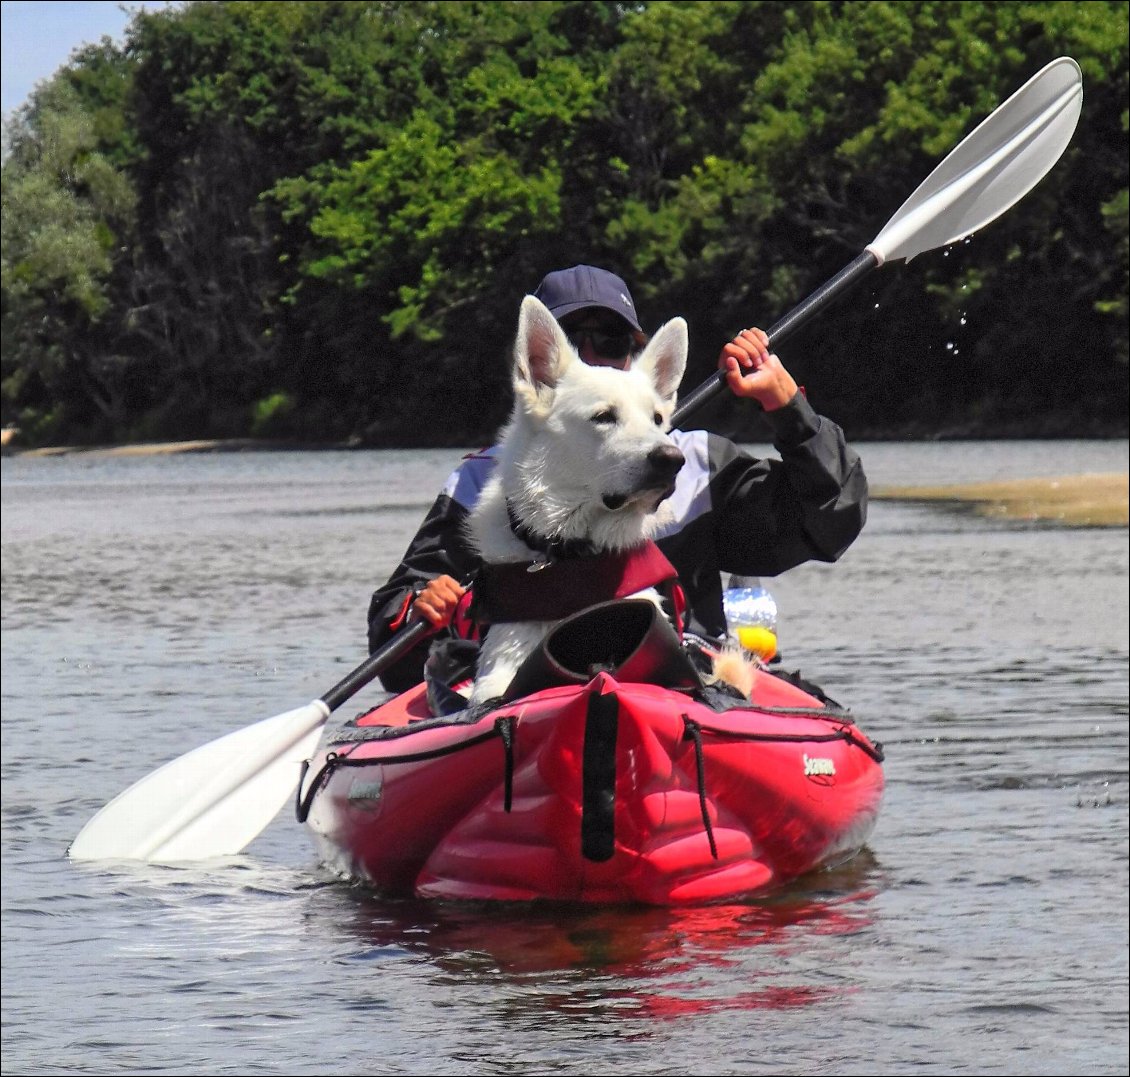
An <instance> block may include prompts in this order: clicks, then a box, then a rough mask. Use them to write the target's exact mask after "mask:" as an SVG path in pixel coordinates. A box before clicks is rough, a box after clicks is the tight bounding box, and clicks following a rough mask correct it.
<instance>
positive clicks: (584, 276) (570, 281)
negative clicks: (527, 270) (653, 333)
mask: <svg viewBox="0 0 1130 1077" xmlns="http://www.w3.org/2000/svg"><path fill="white" fill-rule="evenodd" d="M534 295H535V296H536V297H537V298H538V299H540V300H541V301H542V302H543V303H544V304H545V305H546V306H547V307H548V308H549V312H550V314H552V315H553V316H554V317H555V318H556V319H557V320H558V321H561V319H562V318H564V317H565V315H567V314H572V313H573V311H575V310H585V309H586V308H589V307H602V308H604V309H605V310H610V311H612V312H613V313H614V314H618V315H620V317H621V318H623V319H624V321H626V322H627V323H628V325H630V326H631V327H632V329H633V330H635V332H637V333H642V332H643V329H642V328H641V327H640V320H639V318H638V317H637V316H636V305H635V303H633V302H632V293H631V292H629V291H628V286H627V285H626V284H625V283H624V282H623V280H621V279H620V278H619V277H618V276H616V274H615V273H609V272H608V270H607V269H598V268H597V267H596V266H573V267H572V268H571V269H559V270H557V271H556V272H554V273H549V274H547V275H546V276H545V277H544V278H543V279H542V282H541V284H539V285H538V286H537V290H536V291H535V292H534Z"/></svg>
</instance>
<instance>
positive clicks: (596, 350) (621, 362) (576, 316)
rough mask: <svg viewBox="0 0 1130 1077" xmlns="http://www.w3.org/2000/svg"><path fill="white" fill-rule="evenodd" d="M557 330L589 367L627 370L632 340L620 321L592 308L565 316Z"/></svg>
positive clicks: (598, 309)
mask: <svg viewBox="0 0 1130 1077" xmlns="http://www.w3.org/2000/svg"><path fill="white" fill-rule="evenodd" d="M561 328H562V329H564V330H565V335H566V336H567V337H568V338H569V343H570V344H572V345H573V347H574V348H576V349H577V354H578V355H579V356H580V357H581V359H582V360H583V361H584V362H586V363H587V364H588V365H589V366H612V367H616V368H617V369H618V370H627V369H628V367H629V366H630V365H631V362H632V352H633V351H634V349H635V343H636V341H635V338H634V337H633V335H632V331H631V328H630V327H629V326H628V323H627V322H625V321H624V319H623V318H618V317H616V315H615V314H613V313H612V312H611V311H607V310H603V309H601V308H599V307H593V308H590V309H587V310H577V311H574V312H573V313H572V314H567V315H566V316H565V317H564V318H563V319H562V320H561Z"/></svg>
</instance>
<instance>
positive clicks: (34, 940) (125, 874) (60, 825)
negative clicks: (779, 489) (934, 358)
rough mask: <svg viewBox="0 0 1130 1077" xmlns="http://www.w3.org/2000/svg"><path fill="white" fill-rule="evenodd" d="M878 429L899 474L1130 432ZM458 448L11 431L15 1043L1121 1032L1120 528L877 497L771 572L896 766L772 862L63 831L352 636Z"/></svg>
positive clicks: (589, 1053) (1123, 586)
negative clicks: (1023, 438)
mask: <svg viewBox="0 0 1130 1077" xmlns="http://www.w3.org/2000/svg"><path fill="white" fill-rule="evenodd" d="M863 453H864V458H865V462H866V464H867V467H868V470H869V473H870V474H871V477H872V479H873V481H875V482H881V483H885V484H891V485H898V484H905V483H909V482H922V483H938V482H950V481H953V482H961V481H979V480H990V479H998V478H1014V477H1017V478H1019V477H1024V476H1025V475H1032V474H1053V473H1058V474H1072V473H1078V472H1082V471H1112V470H1125V469H1126V443H1125V442H1120V443H1086V442H1079V443H1057V444H1054V445H1039V444H1036V443H1010V444H1004V445H992V446H984V445H981V446H971V445H960V444H959V445H954V444H949V445H919V446H896V445H882V446H863ZM455 455H457V454H451V453H447V452H438V453H418V454H415V453H405V454H389V453H326V454H310V455H301V454H240V455H235V456H228V457H224V456H214V457H174V458H164V459H162V460H160V461H154V460H146V459H144V458H112V459H106V458H102V459H97V458H92V457H91V458H80V457H75V458H64V459H52V460H28V459H23V458H15V459H5V460H4V461H3V498H4V505H3V621H2V624H3V635H2V641H3V676H2V678H0V695H2V703H3V726H2V737H3V745H2V748H3V751H2V759H0V766H2V777H3V785H2V796H3V818H2V823H0V825H2V833H3V845H2V867H3V872H2V875H0V885H2V887H3V926H4V999H3V1007H4V1030H3V1037H4V1041H3V1043H4V1071H5V1074H7V1073H13V1074H16V1073H35V1074H39V1073H54V1072H58V1073H75V1072H92V1073H118V1072H137V1073H141V1072H144V1073H152V1072H170V1073H172V1072H176V1073H185V1072H195V1073H217V1074H229V1073H230V1074H254V1073H296V1074H306V1073H309V1074H331V1073H333V1074H336V1073H341V1074H347V1073H358V1072H380V1073H437V1074H440V1073H460V1074H464V1073H466V1074H478V1073H483V1074H497V1073H529V1072H534V1073H543V1072H553V1073H559V1074H565V1073H577V1074H589V1073H593V1072H623V1073H634V1074H691V1073H702V1074H729V1073H830V1072H836V1073H845V1074H870V1073H875V1072H882V1073H910V1072H915V1073H917V1072H921V1070H922V1069H923V1067H930V1068H933V1069H936V1070H938V1071H939V1072H946V1073H954V1074H959V1073H977V1074H997V1073H999V1074H1014V1073H1064V1072H1066V1073H1088V1074H1102V1073H1124V1072H1125V1060H1126V1055H1127V1039H1126V1036H1127V964H1126V959H1127V949H1126V924H1127V891H1128V879H1127V858H1126V848H1127V841H1128V836H1127V829H1128V827H1127V823H1128V814H1127V800H1128V779H1127V759H1128V755H1130V752H1128V737H1127V728H1128V722H1127V711H1128V708H1127V669H1128V652H1130V646H1128V641H1127V621H1128V611H1127V603H1126V593H1127V575H1128V568H1127V535H1126V531H1125V529H1117V530H1110V529H1108V530H1102V529H1085V530H1082V531H1077V532H1063V531H1060V530H1056V529H1048V528H1041V527H1038V526H1031V525H1014V524H998V523H986V522H985V521H978V520H975V519H971V518H969V517H965V516H960V515H955V514H946V513H941V512H937V511H934V510H932V509H930V508H928V507H923V506H909V505H898V504H889V503H880V504H876V505H874V506H873V508H872V512H871V518H870V520H869V522H868V525H867V528H866V530H865V531H864V534H863V536H861V538H860V540H859V541H858V542H857V543H856V544H855V546H853V547H852V549H851V550H850V551H849V552H848V554H847V555H846V556H845V558H844V559H843V560H842V561H841V562H840V563H839V564H837V565H835V566H827V565H811V566H805V567H803V568H801V569H798V570H795V571H794V572H790V573H788V574H786V576H784V577H782V578H781V579H778V580H774V581H772V585H771V589H772V592H773V595H774V597H775V599H776V601H777V604H778V607H779V610H780V619H779V630H780V639H781V646H782V651H783V655H784V663H785V665H786V668H792V669H800V670H801V671H802V673H803V674H804V675H805V676H806V677H809V678H811V679H813V680H815V681H817V682H818V683H820V684H822V685H823V686H824V688H825V689H826V690H827V691H828V692H829V694H830V695H832V696H833V697H835V698H837V699H840V700H841V701H842V702H844V703H845V704H848V705H850V707H851V708H852V710H853V711H854V712H855V714H856V716H857V718H858V720H859V722H860V725H861V726H862V728H863V729H864V730H866V731H867V732H868V733H869V734H871V735H873V736H874V737H875V738H876V739H878V740H880V741H882V742H883V743H884V745H885V748H886V751H887V762H886V764H885V768H884V769H885V772H886V777H887V788H886V793H885V799H884V805H883V810H882V813H881V815H880V818H879V822H878V826H877V828H876V830H875V833H874V835H873V837H872V839H871V842H870V851H869V852H868V853H866V854H865V855H863V856H861V857H858V858H856V860H854V861H852V862H851V863H849V864H847V865H843V866H841V867H839V868H837V869H836V870H834V871H830V872H826V873H822V874H818V875H814V876H812V877H810V878H808V879H805V880H801V881H799V882H797V883H794V884H792V885H790V886H789V887H788V888H786V889H783V890H781V891H780V892H778V893H776V894H773V895H771V896H769V897H766V898H762V899H760V900H757V901H750V902H748V903H741V904H728V905H721V906H715V907H707V908H698V909H671V910H665V909H590V908H580V909H573V908H561V907H548V906H539V905H520V906H513V907H510V906H507V907H496V906H493V905H464V904H458V905H457V904H447V903H421V902H390V901H383V900H378V899H376V898H374V897H373V896H372V895H371V894H370V893H368V892H367V891H365V890H364V889H363V888H361V887H358V886H356V885H353V884H350V883H347V882H343V881H341V880H338V879H336V878H333V877H331V876H330V875H329V874H328V873H327V871H326V870H325V869H323V868H321V867H319V865H317V864H316V863H315V861H314V857H313V853H312V848H313V846H312V843H310V842H309V841H308V839H307V837H306V835H305V834H304V833H303V831H302V829H301V828H299V827H298V826H297V825H296V824H295V823H294V821H293V817H292V816H291V815H290V814H289V813H288V812H285V811H284V813H282V815H280V817H279V818H278V819H277V820H276V822H275V823H273V824H272V825H271V827H270V828H269V829H268V830H267V831H266V833H265V834H264V835H262V836H261V837H260V838H259V839H257V840H256V842H255V843H254V844H253V845H252V847H251V848H250V849H249V850H248V852H246V853H245V854H243V855H241V856H238V857H232V858H229V859H227V860H224V861H222V862H217V863H212V864H208V865H199V866H194V867H155V866H152V865H122V864H119V865H99V864H84V865H78V864H71V863H69V862H68V861H66V860H65V859H64V855H63V854H64V851H65V849H66V847H67V844H68V843H69V842H70V840H71V839H72V838H73V837H74V835H75V833H77V831H78V830H79V828H80V827H81V826H82V824H83V823H85V822H86V820H87V819H88V818H89V817H90V816H91V815H92V814H93V813H94V812H95V811H96V810H97V809H98V808H99V807H100V806H101V805H102V804H104V803H105V802H106V800H107V799H109V798H110V797H111V796H113V795H114V794H115V793H117V792H119V791H120V790H121V789H123V788H124V787H125V786H126V785H128V784H130V782H132V781H133V780H134V779H135V778H137V777H139V776H141V775H142V774H145V773H147V772H149V771H151V770H152V769H154V768H155V767H156V766H157V765H159V764H160V763H161V762H164V761H165V760H166V759H168V758H171V757H172V756H175V755H178V754H180V753H181V752H184V751H186V750H188V749H190V748H193V747H195V746H197V745H199V744H202V743H204V742H205V741H207V740H211V739H213V738H214V737H217V736H219V735H221V734H223V733H226V732H229V731H231V730H233V729H236V728H239V727H241V726H244V725H248V724H250V723H252V722H255V721H259V720H261V719H263V718H265V717H268V716H269V715H271V714H276V713H279V712H281V711H284V710H288V709H290V708H292V707H294V706H298V705H301V704H303V703H305V702H307V701H308V700H310V699H313V698H316V697H317V696H319V695H321V694H323V693H324V692H325V691H326V690H327V689H328V687H329V686H331V685H332V684H335V683H336V682H337V681H338V680H339V679H340V678H341V676H342V675H344V674H345V673H346V672H348V671H349V670H351V669H353V668H354V667H355V666H356V665H357V664H358V662H359V660H360V658H361V656H362V650H363V647H364V627H365V626H364V620H365V608H366V605H367V600H368V595H369V593H370V591H371V590H372V588H373V586H374V585H375V584H376V583H377V582H379V581H380V580H381V579H383V578H384V576H385V575H386V574H387V573H388V571H389V570H390V569H391V567H392V566H393V565H394V564H395V562H396V560H397V559H398V557H399V555H400V552H401V551H402V549H403V548H404V546H405V544H406V543H407V541H408V538H409V536H410V535H411V533H412V531H413V529H414V527H415V525H416V523H417V522H418V519H419V517H420V516H421V515H422V514H423V512H424V511H425V509H426V506H427V505H428V504H429V503H430V501H431V499H432V497H433V496H434V492H435V490H436V488H437V487H438V485H439V484H440V482H441V481H442V479H443V477H444V476H445V475H446V473H447V471H448V470H449V469H450V467H451V465H452V462H453V456H455ZM371 702H372V698H371V697H367V696H366V695H365V694H362V695H359V696H358V697H357V698H356V700H353V701H350V703H348V704H347V705H346V706H345V707H344V708H343V709H342V711H340V712H339V715H340V716H341V717H348V716H349V714H350V713H353V712H354V711H360V710H363V709H365V708H367V707H368V706H369V705H370V704H371ZM60 1015H65V1020H61V1019H60Z"/></svg>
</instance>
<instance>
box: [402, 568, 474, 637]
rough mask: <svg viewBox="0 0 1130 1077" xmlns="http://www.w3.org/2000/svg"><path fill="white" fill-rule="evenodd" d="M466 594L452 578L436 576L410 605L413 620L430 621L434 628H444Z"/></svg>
mask: <svg viewBox="0 0 1130 1077" xmlns="http://www.w3.org/2000/svg"><path fill="white" fill-rule="evenodd" d="M465 593H466V589H465V588H464V587H462V586H460V584H459V581H458V580H456V579H455V578H454V577H452V576H437V577H436V578H435V579H434V580H431V581H429V583H428V585H427V586H426V587H425V588H424V589H423V590H422V591H421V592H420V593H419V594H418V595H417V596H416V601H415V602H413V603H412V615H413V618H414V619H415V620H418V621H420V620H422V621H430V622H431V623H432V624H433V625H435V626H436V628H445V627H446V626H447V625H449V624H451V618H452V617H454V616H455V608H456V606H458V605H459V600H460V599H461V598H462V597H463V595H464V594H465Z"/></svg>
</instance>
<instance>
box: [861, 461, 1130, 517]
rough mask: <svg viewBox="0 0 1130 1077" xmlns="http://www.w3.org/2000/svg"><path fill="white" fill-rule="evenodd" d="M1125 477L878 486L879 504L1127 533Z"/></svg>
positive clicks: (1129, 512)
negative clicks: (943, 506) (920, 504)
mask: <svg viewBox="0 0 1130 1077" xmlns="http://www.w3.org/2000/svg"><path fill="white" fill-rule="evenodd" d="M1128 478H1130V476H1127V475H1125V474H1117V473H1115V474H1102V475H1060V476H1056V477H1054V478H1047V479H1014V480H1012V481H1009V482H982V483H970V484H967V485H953V486H878V487H875V488H873V489H872V491H871V496H872V497H873V498H874V499H876V500H878V501H941V502H949V503H952V504H956V505H969V506H970V507H971V508H972V509H973V511H974V512H976V513H977V514H978V515H980V516H988V517H994V518H1001V517H1004V518H1007V519H1012V520H1033V521H1036V520H1045V521H1051V522H1055V523H1060V524H1064V525H1067V526H1071V527H1126V526H1127V524H1128V522H1130V520H1128V517H1130V508H1128V500H1130V499H1128V496H1127V484H1128Z"/></svg>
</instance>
